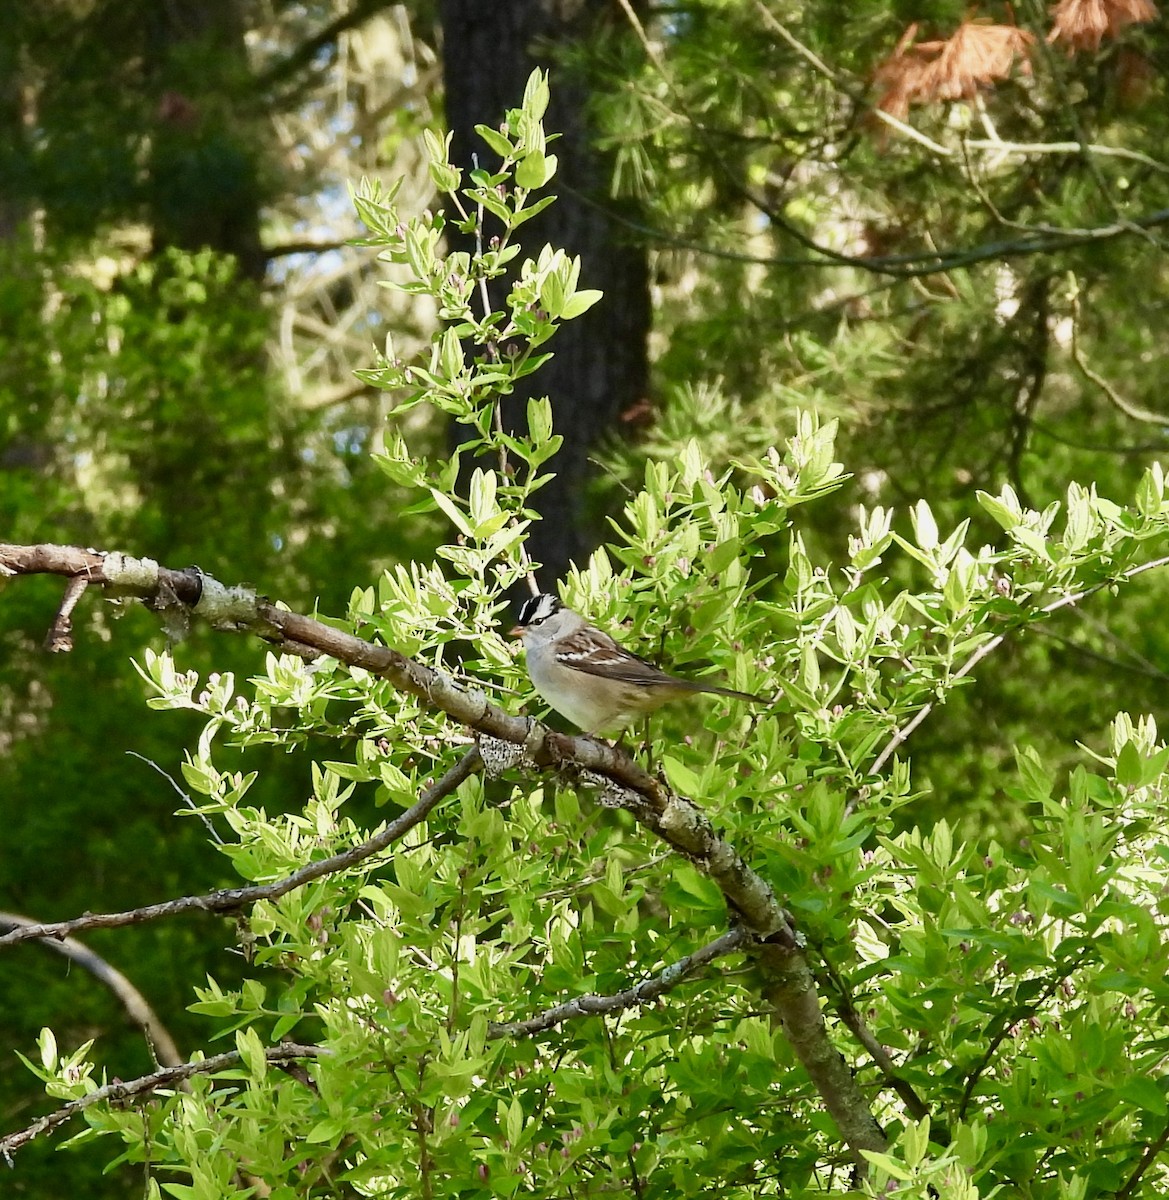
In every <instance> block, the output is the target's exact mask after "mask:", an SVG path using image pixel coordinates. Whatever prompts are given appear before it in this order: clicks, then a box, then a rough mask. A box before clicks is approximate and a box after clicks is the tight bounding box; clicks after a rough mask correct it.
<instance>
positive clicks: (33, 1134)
mask: <svg viewBox="0 0 1169 1200" xmlns="http://www.w3.org/2000/svg"><path fill="white" fill-rule="evenodd" d="M330 1053H332V1052H331V1051H330V1050H327V1049H326V1048H325V1047H323V1046H301V1045H297V1044H296V1043H295V1042H288V1043H285V1044H283V1045H280V1046H269V1047H268V1048H267V1049H266V1050H265V1051H264V1057H265V1058H266V1059H267V1060H268V1061H269V1062H270V1063H276V1064H279V1063H282V1062H289V1061H292V1060H295V1059H298V1058H321V1057H322V1056H324V1055H327V1054H330ZM240 1061H242V1056H241V1055H240V1052H239V1051H238V1050H228V1051H225V1052H224V1053H223V1054H215V1055H213V1056H212V1057H211V1058H204V1059H199V1060H197V1061H194V1062H185V1063H181V1064H180V1065H178V1066H176V1067H163V1068H162V1069H161V1070H159V1071H152V1072H151V1073H150V1074H149V1075H141V1076H139V1077H138V1078H137V1079H131V1080H128V1081H126V1082H122V1081H115V1082H114V1083H107V1084H106V1085H105V1086H104V1087H99V1088H95V1089H94V1090H93V1091H92V1092H87V1093H86V1094H85V1095H84V1096H81V1097H79V1098H78V1099H77V1100H70V1101H69V1103H68V1104H64V1105H62V1106H61V1107H60V1108H58V1109H56V1110H55V1111H54V1112H51V1113H47V1114H46V1115H45V1116H43V1117H41V1118H39V1119H38V1120H36V1121H34V1122H33V1123H32V1124H31V1125H29V1126H26V1127H25V1128H24V1129H21V1130H19V1131H18V1132H17V1133H10V1134H8V1135H7V1136H5V1137H2V1138H0V1157H4V1158H8V1156H9V1155H10V1154H11V1153H12V1152H13V1151H14V1150H19V1149H20V1148H21V1147H22V1146H25V1145H27V1144H28V1143H29V1142H31V1141H32V1140H33V1139H34V1138H37V1137H40V1135H41V1134H42V1133H48V1132H50V1131H51V1130H53V1129H56V1128H57V1127H58V1126H59V1125H64V1124H65V1122H66V1121H68V1120H70V1119H72V1118H73V1117H75V1116H77V1114H78V1113H81V1112H84V1111H85V1110H86V1109H87V1108H92V1107H93V1105H95V1104H105V1103H107V1102H108V1103H113V1104H117V1103H121V1102H124V1101H126V1100H131V1099H133V1098H134V1097H136V1096H148V1095H150V1094H151V1093H153V1092H157V1091H158V1090H159V1089H161V1088H170V1087H174V1086H176V1085H178V1084H180V1083H183V1082H184V1081H185V1080H188V1079H190V1078H192V1077H193V1076H195V1075H208V1074H211V1073H212V1072H214V1071H224V1070H226V1069H227V1068H228V1067H234V1066H236V1065H237V1064H238V1063H239V1062H240Z"/></svg>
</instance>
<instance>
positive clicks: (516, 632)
mask: <svg viewBox="0 0 1169 1200" xmlns="http://www.w3.org/2000/svg"><path fill="white" fill-rule="evenodd" d="M525 629H527V626H526V625H513V626H512V627H511V628H510V629H509V630H508V631H507V636H508V637H509V638H518V637H523V636H524V630H525Z"/></svg>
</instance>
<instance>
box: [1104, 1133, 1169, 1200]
mask: <svg viewBox="0 0 1169 1200" xmlns="http://www.w3.org/2000/svg"><path fill="white" fill-rule="evenodd" d="M1167 1144H1169V1125H1166V1126H1165V1128H1164V1129H1163V1130H1161V1136H1160V1137H1158V1138H1157V1139H1156V1141H1153V1142H1150V1143H1149V1145H1148V1146H1146V1147H1145V1152H1144V1154H1142V1155H1141V1161H1140V1162H1139V1163H1137V1165H1136V1167H1135V1169H1134V1170H1133V1173H1132V1174H1131V1175H1130V1176H1129V1177H1128V1179H1127V1180H1126V1181H1125V1184H1124V1187H1122V1188H1121V1189H1120V1191H1119V1192H1117V1193H1116V1200H1128V1198H1129V1197H1130V1196H1132V1195H1133V1194H1134V1193H1135V1191H1136V1186H1137V1184H1138V1183H1140V1181H1141V1176H1142V1175H1143V1174H1144V1173H1145V1172H1146V1171H1147V1170H1148V1169H1149V1167H1151V1166H1152V1165H1153V1160H1154V1159H1155V1158H1156V1157H1157V1155H1158V1154H1160V1153H1161V1151H1162V1150H1164V1149H1165V1146H1166V1145H1167Z"/></svg>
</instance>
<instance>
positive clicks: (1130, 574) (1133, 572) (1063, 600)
mask: <svg viewBox="0 0 1169 1200" xmlns="http://www.w3.org/2000/svg"><path fill="white" fill-rule="evenodd" d="M1167 564H1169V555H1165V556H1164V557H1162V558H1154V559H1152V560H1151V561H1150V562H1146V563H1140V564H1139V565H1137V566H1135V567H1133V568H1131V569H1130V570H1128V571H1122V572H1121V573H1120V574H1119V575H1118V576H1116V577H1115V578H1114V579H1102V580H1101V581H1100V582H1099V583H1094V584H1093V585H1092V586H1091V587H1088V588H1084V589H1083V590H1082V591H1079V592H1073V593H1072V594H1071V595H1068V596H1060V597H1059V599H1058V600H1053V601H1052V602H1051V603H1050V604H1045V605H1044V606H1043V607H1042V608H1039V609H1036V610H1035V611H1034V612H1033V613H1028V614H1027V616H1026V617H1025V618H1024V619H1023V620H1022V621H1020V622H1019V624H1017V625H1015V626H1013V627H1012V628H1011V629H1008V630H1006V632H1004V633H1000V634H998V635H997V636H996V637H993V638H991V639H990V641H989V642H984V643H983V644H982V645H981V646H979V647H978V649H977V650H975V651H974V653H973V654H971V655H970V657H969V658H968V659H967V660H966V661H965V662H964V663H963V664H962V666H961V667H959V668H958V670H957V671H955V672H954V674H953V675H951V676H949V678H948V679H947V680H946V682H947V683H953V682H955V681H956V680H958V679H961V678H962V677H963V676H965V675H969V674H970V672H971V671H973V670H974V668H975V667H976V666H978V664H979V663H980V662H982V660H983V659H984V658H986V656H987V655H988V654H993V653H994V651H996V650H997V649H998V648H999V647H1000V646H1001V645H1002V644H1003V642H1005V641H1006V640H1007V638H1008V637H1010V636H1011V635H1012V634H1015V633H1018V632H1019V630H1021V629H1026V628H1027V626H1028V625H1030V624H1031V623H1032V621H1034V620H1035V618H1036V617H1039V616H1046V615H1048V614H1050V613H1053V612H1058V611H1059V609H1061V608H1067V607H1068V605H1071V604H1078V603H1079V602H1080V601H1081V600H1084V599H1086V598H1087V597H1088V596H1092V595H1095V593H1096V592H1098V591H1100V590H1101V589H1102V588H1106V587H1111V586H1112V584H1114V583H1122V582H1127V581H1128V580H1129V579H1135V578H1136V576H1138V575H1143V574H1144V573H1145V572H1146V571H1152V570H1155V569H1156V568H1158V567H1163V566H1165V565H1167ZM937 703H938V701H937V700H930V701H928V702H927V703H926V704H924V705H922V707H921V708H920V709H918V711H917V712H916V713H915V714H914V715H913V717H912V718H911V719H910V720H909V721H907V722H906V723H905V724H904V725H902V726H901V728H900V729H898V730H897V731H896V732H895V733H894V734H893V736H892V737H891V738H890V739H889V741H888V742H887V743H886V745H885V748H884V749H883V750H882V751H881V753H880V754H878V755H877V757H876V760H875V761H874V762H873V765H872V767H870V768H869V773H870V774H871V775H879V774H880V773H881V768H882V767H884V765H885V764H886V763H887V762H888V761H889V758H890V756H891V755H892V754H893V752H894V751H895V750H896V749H897V747H898V746H900V745H901V744H902V743H903V742H905V741H906V740H907V739H908V738H909V735H910V734H911V733H913V731H914V730H915V729H916V728H917V727H918V726H919V725H920V724H921V723H922V722H923V721H924V720H925V719H926V717H928V716H929V715H930V713H931V712H933V710H934V708H935V707H936V706H937Z"/></svg>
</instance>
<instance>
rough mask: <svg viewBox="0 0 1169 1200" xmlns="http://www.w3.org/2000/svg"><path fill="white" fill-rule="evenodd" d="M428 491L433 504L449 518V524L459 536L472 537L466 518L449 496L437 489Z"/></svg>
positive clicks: (472, 533)
mask: <svg viewBox="0 0 1169 1200" xmlns="http://www.w3.org/2000/svg"><path fill="white" fill-rule="evenodd" d="M429 491H430V495H431V498H432V499H433V500H434V502H435V504H437V505H438V507H439V508H441V509H442V511H443V512H444V513H446V515H447V516H448V517H449V518H450V521H451V524H453V525H454V527H455V528H456V529H457V530H458V531H459V532H460V533H461V534H463V536H464V537H474V536H475V535H474V532H473V531H472V529H471V526H470V524H469V522H468V521H467V518H466V516H464V514H463V510H462V509H461V508H459V506H458V505H457V504H456V503H455V502H454V501H453V500H452V499H451V498H450V496H448V495H447V494H446V492H440V491H439V490H438V488H430V489H429Z"/></svg>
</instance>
